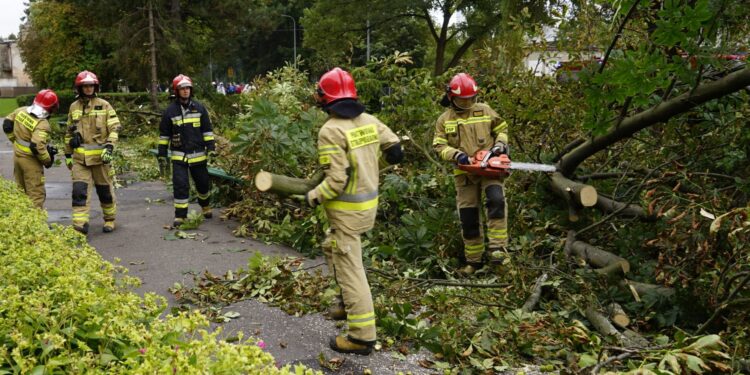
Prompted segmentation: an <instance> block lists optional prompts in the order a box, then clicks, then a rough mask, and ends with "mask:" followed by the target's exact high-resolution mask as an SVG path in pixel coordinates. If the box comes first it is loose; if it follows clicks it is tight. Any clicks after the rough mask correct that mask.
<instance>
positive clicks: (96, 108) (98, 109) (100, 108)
mask: <svg viewBox="0 0 750 375" xmlns="http://www.w3.org/2000/svg"><path fill="white" fill-rule="evenodd" d="M94 110H96V111H101V110H102V106H100V105H97V106H94Z"/></svg>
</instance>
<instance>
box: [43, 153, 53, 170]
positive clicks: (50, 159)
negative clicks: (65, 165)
mask: <svg viewBox="0 0 750 375" xmlns="http://www.w3.org/2000/svg"><path fill="white" fill-rule="evenodd" d="M54 164H55V154H49V161H48V162H46V163H44V168H47V169H50V168H52V165H54Z"/></svg>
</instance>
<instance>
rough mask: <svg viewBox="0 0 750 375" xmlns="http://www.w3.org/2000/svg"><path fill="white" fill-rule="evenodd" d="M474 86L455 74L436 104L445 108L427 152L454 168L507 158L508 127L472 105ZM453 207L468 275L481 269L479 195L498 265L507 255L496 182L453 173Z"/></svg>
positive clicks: (491, 112) (491, 250) (502, 203)
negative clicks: (476, 159)
mask: <svg viewBox="0 0 750 375" xmlns="http://www.w3.org/2000/svg"><path fill="white" fill-rule="evenodd" d="M477 91H478V87H477V84H476V82H475V81H474V79H473V78H471V76H469V75H468V74H466V73H459V74H456V75H455V76H454V77H453V79H451V81H450V84H449V85H448V87H447V88H446V93H445V96H444V97H443V101H442V102H441V104H442V105H443V106H444V107H449V108H448V109H447V110H446V111H445V112H443V114H442V115H440V117H439V118H438V120H437V122H436V124H435V137H434V139H433V141H432V145H433V148H434V149H435V151H436V152H437V153H438V154H439V155H440V158H441V159H443V160H446V161H450V162H453V163H455V164H470V163H471V160H470V159H469V158H470V156H473V155H474V154H475V153H476V152H477V151H480V150H489V151H490V152H491V153H492V154H494V155H501V154H507V153H508V145H507V143H508V123H507V122H505V121H503V120H502V119H500V116H498V114H497V113H496V112H495V111H494V110H492V108H490V107H489V106H488V105H486V104H484V103H477V102H476V96H477ZM453 174H454V179H455V184H456V202H457V205H458V216H459V218H460V219H461V229H462V233H463V240H464V256H465V257H466V263H467V265H466V266H465V267H464V268H462V269H461V272H462V273H464V274H467V275H468V274H472V273H474V272H475V271H476V270H477V269H479V268H480V267H481V266H482V263H483V255H484V253H485V250H484V235H483V233H482V232H483V231H482V225H481V220H480V217H481V216H480V212H479V207H480V205H481V202H482V192H484V195H485V197H486V201H487V202H486V205H487V218H488V220H487V231H488V232H489V233H488V234H487V237H488V240H489V241H488V242H489V253H490V260H491V261H494V262H502V260H503V258H504V257H505V256H506V255H507V246H508V226H507V220H506V217H507V211H508V210H507V208H506V204H505V194H504V193H503V183H502V179H500V178H494V177H483V176H477V175H471V174H467V173H466V172H464V171H462V170H460V169H458V168H455V169H454V170H453Z"/></svg>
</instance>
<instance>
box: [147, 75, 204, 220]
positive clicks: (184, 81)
mask: <svg viewBox="0 0 750 375" xmlns="http://www.w3.org/2000/svg"><path fill="white" fill-rule="evenodd" d="M172 90H173V92H174V93H175V95H176V97H175V101H174V102H172V103H171V104H170V105H169V107H167V109H166V110H165V111H164V114H163V115H162V118H161V124H160V125H159V155H158V157H159V165H160V166H163V165H165V164H166V163H167V156H168V154H167V148H169V149H170V150H171V152H172V156H171V159H172V187H173V189H174V222H173V223H172V226H173V227H175V228H179V227H180V225H182V223H183V222H184V220H185V218H187V213H188V201H189V199H190V178H189V176H188V174H190V175H192V176H193V181H195V189H196V190H197V191H198V204H200V206H201V208H202V210H203V217H205V218H207V219H209V218H211V217H212V216H213V214H212V212H211V207H210V206H209V198H210V194H209V191H210V190H211V180H210V179H209V176H208V161H207V160H208V157H209V156H211V155H212V154H213V153H214V152H215V151H214V149H215V146H214V133H213V130H212V128H211V120H209V118H208V111H206V108H205V107H204V106H203V105H201V104H200V103H199V102H197V101H195V100H193V81H192V80H191V79H190V77H188V76H186V75H182V74H180V75H178V76H177V77H175V78H174V79H173V80H172Z"/></svg>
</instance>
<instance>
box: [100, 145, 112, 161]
mask: <svg viewBox="0 0 750 375" xmlns="http://www.w3.org/2000/svg"><path fill="white" fill-rule="evenodd" d="M114 151H115V146H114V145H112V144H107V145H104V152H102V163H104V164H109V163H110V162H112V159H113V158H114V154H113V153H114Z"/></svg>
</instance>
